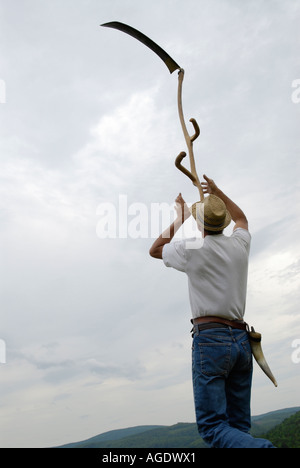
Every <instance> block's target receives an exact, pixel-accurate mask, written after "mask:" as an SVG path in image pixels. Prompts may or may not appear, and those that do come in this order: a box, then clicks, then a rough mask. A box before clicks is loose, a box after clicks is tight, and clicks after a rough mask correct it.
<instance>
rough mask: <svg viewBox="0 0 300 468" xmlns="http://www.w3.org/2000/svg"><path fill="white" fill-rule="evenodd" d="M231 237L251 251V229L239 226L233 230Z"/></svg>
mask: <svg viewBox="0 0 300 468" xmlns="http://www.w3.org/2000/svg"><path fill="white" fill-rule="evenodd" d="M231 237H233V238H235V239H237V240H238V241H239V242H240V244H242V246H243V247H244V248H245V249H246V250H247V252H248V253H249V251H250V244H251V234H250V232H249V231H247V229H243V228H237V229H235V230H234V231H233V233H232V235H231Z"/></svg>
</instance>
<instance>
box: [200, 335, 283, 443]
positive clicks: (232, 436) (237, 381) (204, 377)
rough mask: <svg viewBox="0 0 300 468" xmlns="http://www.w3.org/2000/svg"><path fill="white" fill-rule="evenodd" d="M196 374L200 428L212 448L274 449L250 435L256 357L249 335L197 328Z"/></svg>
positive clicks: (266, 441) (204, 438)
mask: <svg viewBox="0 0 300 468" xmlns="http://www.w3.org/2000/svg"><path fill="white" fill-rule="evenodd" d="M192 371H193V387H194V400H195V411H196V421H197V426H198V430H199V433H200V435H201V437H202V438H203V440H204V441H205V442H206V443H207V444H208V445H209V446H210V447H214V448H274V447H273V445H272V444H271V442H269V441H268V440H265V439H256V438H254V437H252V436H251V435H250V434H249V431H250V428H251V414H250V399H251V385H252V353H251V347H250V343H249V339H248V335H247V333H246V332H245V331H242V330H237V329H233V328H229V327H227V328H211V329H208V330H201V331H198V330H197V327H196V333H195V334H194V337H193V352H192Z"/></svg>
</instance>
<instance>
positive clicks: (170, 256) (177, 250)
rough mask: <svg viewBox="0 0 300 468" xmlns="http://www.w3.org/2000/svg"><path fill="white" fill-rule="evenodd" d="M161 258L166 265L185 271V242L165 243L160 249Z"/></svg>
mask: <svg viewBox="0 0 300 468" xmlns="http://www.w3.org/2000/svg"><path fill="white" fill-rule="evenodd" d="M162 258H163V261H164V264H165V265H166V266H167V267H172V268H175V270H179V271H182V272H185V270H186V263H187V251H186V246H185V242H184V241H179V242H171V243H170V244H165V245H164V247H163V251H162Z"/></svg>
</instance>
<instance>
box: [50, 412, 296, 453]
mask: <svg viewBox="0 0 300 468" xmlns="http://www.w3.org/2000/svg"><path fill="white" fill-rule="evenodd" d="M297 412H300V407H294V408H286V409H282V410H278V411H272V412H270V413H266V414H262V415H260V416H254V417H253V418H252V430H251V433H252V435H253V436H254V437H262V436H263V437H264V434H266V433H270V431H271V430H273V429H274V430H275V429H276V427H277V426H279V425H281V423H283V421H285V420H287V418H290V417H291V416H293V415H295V413H297ZM298 422H299V421H298ZM295 424H297V423H295ZM298 431H299V428H298ZM274 437H275V435H274ZM276 437H277V436H276ZM271 440H272V439H271ZM272 442H273V440H272ZM275 445H276V444H275ZM276 446H278V445H276ZM59 448H205V443H204V442H203V440H202V439H201V438H200V437H199V434H198V430H197V426H196V424H195V423H178V424H175V425H173V426H136V427H131V428H127V429H119V430H115V431H110V432H105V433H103V434H100V435H98V436H95V437H92V438H91V439H87V440H85V441H82V442H77V443H72V444H67V445H63V446H61V447H59Z"/></svg>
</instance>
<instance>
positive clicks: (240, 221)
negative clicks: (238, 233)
mask: <svg viewBox="0 0 300 468" xmlns="http://www.w3.org/2000/svg"><path fill="white" fill-rule="evenodd" d="M203 178H204V179H205V181H206V182H201V185H202V187H203V193H208V194H210V195H216V196H217V197H219V198H221V200H223V202H224V203H225V205H226V208H227V210H228V211H229V213H230V215H231V217H232V220H233V221H234V222H235V226H234V228H233V230H235V229H237V228H242V229H246V230H248V221H247V218H246V216H245V214H244V212H243V211H242V210H241V209H240V208H239V207H238V206H237V205H236V204H235V203H234V202H233V201H232V200H230V198H228V197H227V195H225V193H223V192H222V190H220V189H219V187H217V185H216V184H215V183H214V181H213V180H212V179H209V178H208V177H207V176H206V175H205V174H204V175H203Z"/></svg>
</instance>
